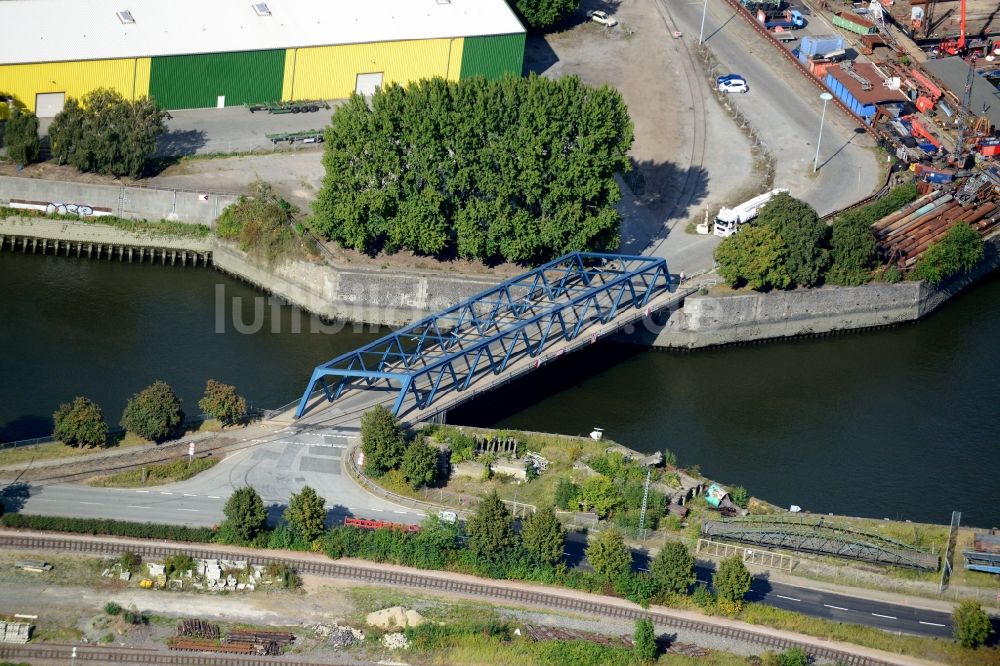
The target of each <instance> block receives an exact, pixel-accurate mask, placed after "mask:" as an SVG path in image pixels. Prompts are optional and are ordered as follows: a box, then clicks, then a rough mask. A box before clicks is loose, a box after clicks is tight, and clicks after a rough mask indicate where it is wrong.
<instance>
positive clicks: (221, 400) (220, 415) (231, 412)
mask: <svg viewBox="0 0 1000 666" xmlns="http://www.w3.org/2000/svg"><path fill="white" fill-rule="evenodd" d="M198 407H199V408H200V409H201V411H203V412H205V413H206V414H210V415H211V416H213V417H215V418H216V419H218V420H219V422H220V423H222V425H231V424H233V423H238V422H239V421H240V420H242V419H243V417H245V416H246V414H247V401H246V398H244V397H242V396H240V395H238V394H237V393H236V387H235V386H230V385H229V384H223V383H222V382H217V381H215V380H214V379H209V380H208V382H207V383H206V384H205V396H204V397H203V398H202V399H201V400H199V401H198Z"/></svg>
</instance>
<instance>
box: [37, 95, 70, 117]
mask: <svg viewBox="0 0 1000 666" xmlns="http://www.w3.org/2000/svg"><path fill="white" fill-rule="evenodd" d="M65 101H66V93H64V92H58V93H38V94H37V95H35V115H36V116H38V117H39V118H55V117H56V116H57V115H59V112H60V111H62V110H63V103H64V102H65Z"/></svg>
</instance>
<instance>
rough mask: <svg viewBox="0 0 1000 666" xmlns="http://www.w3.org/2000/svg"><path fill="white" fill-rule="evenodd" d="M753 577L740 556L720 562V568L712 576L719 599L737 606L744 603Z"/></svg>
mask: <svg viewBox="0 0 1000 666" xmlns="http://www.w3.org/2000/svg"><path fill="white" fill-rule="evenodd" d="M752 580H753V577H752V576H751V575H750V571H749V570H747V567H746V565H745V564H743V560H742V559H740V557H739V555H734V556H732V557H727V558H726V559H724V560H722V561H721V562H719V568H718V569H717V570H716V572H715V574H714V575H713V576H712V584H713V585H714V586H715V591H716V593H717V594H718V595H719V599H720V600H723V601H728V602H730V603H732V604H735V605H737V606H738V605H740V604H742V603H743V596H744V595H745V594H746V593H747V592H749V591H750V583H751V581H752Z"/></svg>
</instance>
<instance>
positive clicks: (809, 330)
mask: <svg viewBox="0 0 1000 666" xmlns="http://www.w3.org/2000/svg"><path fill="white" fill-rule="evenodd" d="M998 249H1000V238H998V237H994V238H993V239H991V240H990V241H987V243H986V256H985V257H984V260H983V262H982V263H981V264H980V265H979V266H978V267H977V268H976V269H975V270H974V271H972V272H970V273H969V274H967V275H963V276H961V277H958V278H953V279H951V280H948V281H946V282H945V283H944V284H942V285H940V286H938V287H931V286H929V285H927V284H926V283H923V282H900V283H897V284H885V283H872V284H867V285H863V286H860V287H822V288H818V289H796V290H793V291H772V292H769V293H756V292H753V293H739V294H731V295H728V294H727V295H704V296H702V295H695V296H689V297H688V298H687V299H685V301H684V305H683V307H681V308H680V309H678V310H675V311H673V312H670V313H665V314H664V316H665V317H666V321H665V323H664V324H663V327H662V330H658V331H641V332H640V333H638V334H636V335H633V336H629V337H630V339H631V341H634V342H639V343H641V344H650V345H652V346H654V347H664V348H675V349H676V348H681V349H697V348H702V347H712V346H717V345H728V344H736V343H742V342H751V341H755V340H766V339H773V338H789V337H797V336H808V335H817V334H825V333H833V332H838V331H850V330H858V329H865V328H874V327H880V326H890V325H893V324H900V323H903V322H910V321H916V320H918V319H920V318H921V317H924V316H926V315H927V314H930V313H931V312H933V311H934V310H936V309H937V308H938V307H940V306H941V305H943V304H944V303H946V302H948V301H949V300H950V299H951V298H953V297H954V296H955V295H957V294H958V293H959V292H961V291H962V290H964V289H966V288H967V287H969V286H970V285H972V284H974V283H975V282H978V281H979V280H981V279H983V278H984V277H986V276H987V275H989V274H990V273H991V272H993V271H994V270H996V269H997V268H998V267H1000V252H998Z"/></svg>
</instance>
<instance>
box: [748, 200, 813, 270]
mask: <svg viewBox="0 0 1000 666" xmlns="http://www.w3.org/2000/svg"><path fill="white" fill-rule="evenodd" d="M756 224H757V225H759V226H766V227H770V228H771V229H773V230H774V232H775V233H777V234H778V235H779V236H781V239H782V240H783V241H784V242H785V247H786V248H788V253H787V255H786V257H785V267H786V268H787V270H788V275H789V277H791V279H792V282H794V283H795V284H797V285H801V286H803V287H811V286H813V285H815V284H816V283H818V282H819V281H820V279H821V278H822V277H823V273H824V272H825V271H826V267H827V266H828V265H829V263H830V251H829V250H828V249H827V247H826V246H827V242H828V239H829V237H830V228H829V227H828V226H826V224H825V223H823V222H821V221H820V219H819V216H818V215H817V214H816V211H815V209H813V207H812V206H810V205H809V204H807V203H806V202H804V201H800V200H799V199H796V198H795V197H793V196H791V195H789V194H788V193H787V192H782V193H781V194H779V195H777V196H775V197H774V198H772V199H771V200H770V201H768V202H767V205H766V206H764V208H763V209H761V211H760V214H759V215H758V216H757V222H756Z"/></svg>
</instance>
